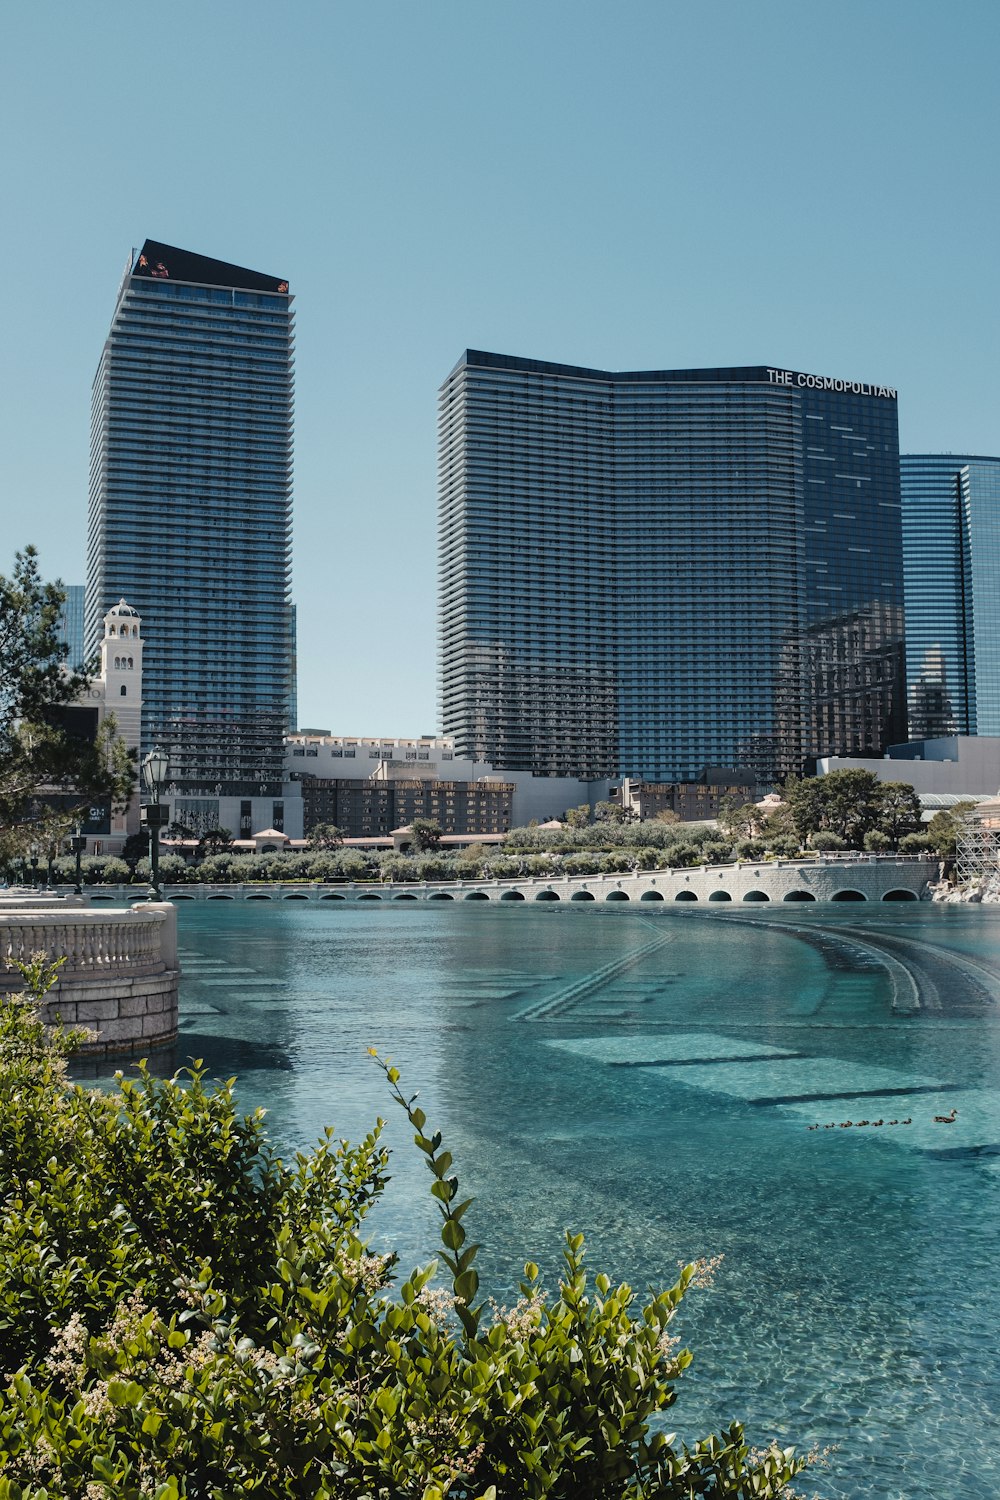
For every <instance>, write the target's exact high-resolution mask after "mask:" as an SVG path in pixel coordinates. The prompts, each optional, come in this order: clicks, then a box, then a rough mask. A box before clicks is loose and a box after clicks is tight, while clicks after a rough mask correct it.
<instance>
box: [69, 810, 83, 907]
mask: <svg viewBox="0 0 1000 1500" xmlns="http://www.w3.org/2000/svg"><path fill="white" fill-rule="evenodd" d="M69 847H70V849H71V850H72V851H73V853H74V854H75V855H76V884H75V885H74V887H73V894H74V896H82V895H83V887H82V885H81V883H80V859H81V856H82V855H83V851H84V849H86V847H87V840H86V837H85V836H84V834H83V833H81V831H80V825H79V823H78V824H77V825H76V831H75V832H74V833H73V835H72V837H71V838H70V841H69Z"/></svg>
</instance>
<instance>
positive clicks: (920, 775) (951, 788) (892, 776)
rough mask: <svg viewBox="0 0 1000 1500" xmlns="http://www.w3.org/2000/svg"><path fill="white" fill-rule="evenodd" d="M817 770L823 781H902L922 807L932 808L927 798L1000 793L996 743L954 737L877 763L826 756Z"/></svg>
mask: <svg viewBox="0 0 1000 1500" xmlns="http://www.w3.org/2000/svg"><path fill="white" fill-rule="evenodd" d="M817 769H818V771H819V774H820V775H821V776H826V775H829V773H830V772H831V771H871V772H872V774H873V775H875V776H877V777H878V779H879V780H880V781H905V782H907V783H908V784H909V785H910V786H912V787H913V789H914V791H915V792H916V793H917V794H918V795H919V796H920V798H921V801H923V802H924V805H925V806H930V805H931V804H930V803H929V802H928V800H927V799H928V798H929V797H943V798H947V799H950V800H952V801H960V800H962V799H963V798H965V797H986V796H989V797H995V796H996V795H997V788H998V787H1000V737H997V736H994V735H961V734H955V735H946V736H942V737H940V738H938V739H926V740H909V741H907V742H906V743H905V744H901V745H890V746H889V750H888V753H887V754H886V755H885V756H884V757H883V758H881V759H879V760H872V759H865V758H862V757H856V758H855V757H846V756H845V757H841V756H829V757H825V758H824V759H822V760H820V762H819V765H818V767H817ZM940 805H942V806H944V805H945V804H944V803H941V804H940Z"/></svg>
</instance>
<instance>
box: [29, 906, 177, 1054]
mask: <svg viewBox="0 0 1000 1500" xmlns="http://www.w3.org/2000/svg"><path fill="white" fill-rule="evenodd" d="M38 952H44V953H46V954H47V955H48V957H49V958H50V959H56V958H65V960H66V962H65V963H64V964H63V965H62V967H61V968H60V970H59V979H58V982H57V984H56V986H55V988H54V989H52V990H50V992H49V997H48V1000H47V1002H46V1005H45V1008H44V1011H43V1015H44V1018H45V1019H46V1020H47V1021H50V1022H54V1021H56V1020H59V1021H61V1022H62V1023H63V1025H65V1026H85V1027H87V1028H88V1029H89V1030H91V1031H94V1032H97V1034H98V1035H97V1038H96V1040H95V1041H93V1042H88V1043H86V1044H85V1045H84V1046H83V1048H82V1049H81V1051H82V1052H83V1053H84V1054H89V1055H90V1056H110V1055H112V1054H115V1053H120V1054H125V1055H128V1054H135V1053H139V1052H142V1053H145V1052H149V1051H151V1050H152V1049H153V1048H156V1047H162V1046H165V1045H166V1044H167V1043H168V1042H172V1041H174V1040H175V1039H176V1036H177V982H178V978H179V967H178V961H177V913H176V911H175V909H174V907H173V906H172V905H171V904H170V903H169V902H167V901H164V902H148V903H144V904H143V905H136V906H131V907H129V908H127V909H126V910H124V911H123V910H120V909H119V910H113V911H109V910H100V909H96V910H95V909H94V908H92V907H89V906H84V905H83V904H82V903H81V904H79V905H78V904H76V903H75V902H74V903H72V904H71V903H70V902H69V901H58V900H55V901H52V900H46V899H45V898H44V897H43V898H36V899H33V898H32V897H31V896H30V895H28V896H25V894H23V893H22V894H20V895H12V896H10V897H8V898H7V899H6V900H4V901H3V902H0V969H2V973H0V986H2V988H3V989H4V990H7V991H18V990H21V989H23V981H22V979H21V976H20V974H19V973H18V971H17V970H16V968H15V967H14V963H15V961H17V960H20V961H22V962H23V961H24V960H26V959H28V958H30V956H31V954H33V953H38Z"/></svg>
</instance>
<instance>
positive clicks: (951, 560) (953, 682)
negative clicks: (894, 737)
mask: <svg viewBox="0 0 1000 1500" xmlns="http://www.w3.org/2000/svg"><path fill="white" fill-rule="evenodd" d="M900 468H901V474H902V496H903V564H904V584H905V596H906V677H907V684H908V708H909V733H910V738H911V739H936V738H939V737H941V736H945V735H953V734H987V735H997V734H1000V458H984V457H967V456H963V455H961V454H956V453H915V454H904V455H903V457H902V458H901V460H900Z"/></svg>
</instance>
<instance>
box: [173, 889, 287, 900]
mask: <svg viewBox="0 0 1000 1500" xmlns="http://www.w3.org/2000/svg"><path fill="white" fill-rule="evenodd" d="M194 899H195V898H194V897H193V896H182V895H181V893H180V891H174V892H173V894H172V895H171V897H170V900H171V901H193V900H194ZM267 899H268V898H267V897H266V896H265V897H264V900H265V901H266V900H267Z"/></svg>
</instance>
